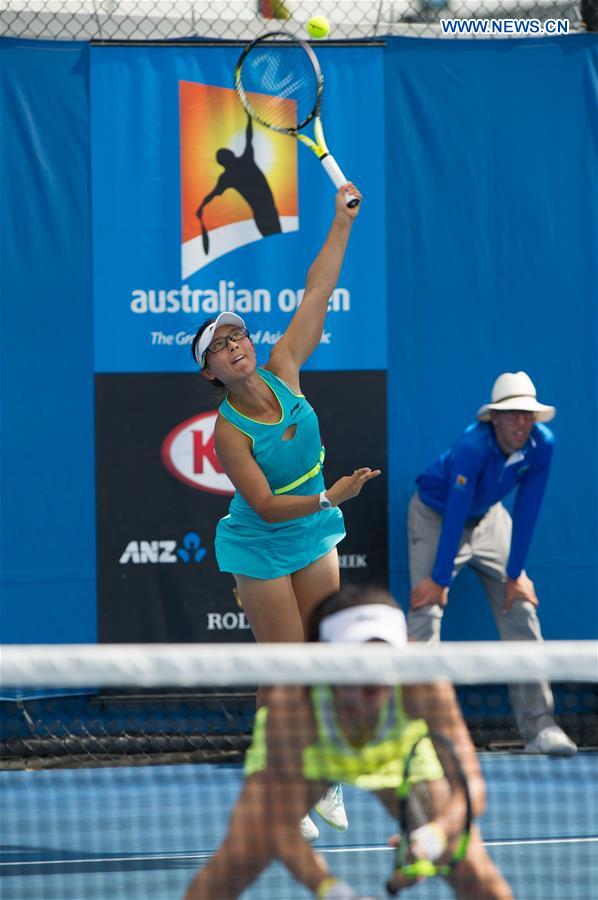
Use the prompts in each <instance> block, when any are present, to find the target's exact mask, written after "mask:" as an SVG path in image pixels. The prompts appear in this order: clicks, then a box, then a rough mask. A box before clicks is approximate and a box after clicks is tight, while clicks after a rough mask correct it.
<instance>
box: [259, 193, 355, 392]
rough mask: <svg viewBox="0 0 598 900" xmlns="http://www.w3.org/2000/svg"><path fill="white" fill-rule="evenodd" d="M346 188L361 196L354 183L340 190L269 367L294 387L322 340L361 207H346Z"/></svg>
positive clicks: (296, 385)
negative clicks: (301, 371)
mask: <svg viewBox="0 0 598 900" xmlns="http://www.w3.org/2000/svg"><path fill="white" fill-rule="evenodd" d="M347 189H348V190H350V191H351V193H353V194H355V195H357V196H358V197H361V194H360V193H359V191H358V190H357V188H356V187H355V186H354V185H353V184H349V185H346V186H345V187H343V188H342V189H341V190H340V191H339V192H338V193H337V195H336V201H335V203H336V209H335V216H334V219H333V221H332V225H331V226H330V231H329V232H328V236H327V238H326V240H325V242H324V245H323V247H322V249H321V250H320V252H319V253H318V255H317V256H316V258H315V260H314V261H313V263H312V264H311V266H310V268H309V271H308V273H307V280H306V283H305V293H304V295H303V300H302V301H301V304H300V306H299V308H298V309H297V312H296V313H295V315H294V316H293V318H292V319H291V323H290V325H289V327H288V328H287V330H286V331H285V333H284V334H283V336H282V337H281V339H280V340H279V341H278V343H277V344H276V346H275V347H274V349H273V350H272V354H271V356H270V360H269V362H268V364H267V366H266V368H267V369H271V370H272V371H273V372H275V373H276V374H277V375H279V376H280V377H281V378H282V379H283V380H284V381H286V382H287V384H289V385H290V386H291V387H293V388H297V387H298V384H299V369H300V368H301V366H302V365H303V363H304V362H305V360H306V359H307V358H308V357H309V356H311V354H312V353H313V352H314V350H315V349H316V347H317V346H318V344H319V343H320V338H321V337H322V331H323V328H324V320H325V318H326V313H327V312H328V300H329V298H330V295H331V294H332V292H333V290H334V289H335V287H336V284H337V282H338V277H339V275H340V271H341V266H342V264H343V259H344V257H345V251H346V249H347V242H348V240H349V235H350V233H351V226H352V225H353V220H354V219H355V218H356V216H357V214H358V212H359V209H360V208H361V207H360V206H357V207H355V208H354V209H348V208H347V205H346V200H345V196H344V194H345V190H347Z"/></svg>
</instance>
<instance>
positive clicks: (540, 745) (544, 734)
mask: <svg viewBox="0 0 598 900" xmlns="http://www.w3.org/2000/svg"><path fill="white" fill-rule="evenodd" d="M525 752H526V753H545V754H547V755H548V756H573V755H574V754H575V753H577V747H576V746H575V744H574V743H573V741H572V740H570V738H568V737H567V735H566V734H565V732H564V731H563V729H562V728H559V726H558V725H548V726H547V727H546V728H543V729H542V731H540V732H539V733H538V734H537V735H536V737H535V738H534V739H533V740H532V741H529V743H527V744H526V745H525Z"/></svg>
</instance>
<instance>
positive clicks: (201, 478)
mask: <svg viewBox="0 0 598 900" xmlns="http://www.w3.org/2000/svg"><path fill="white" fill-rule="evenodd" d="M217 415H218V410H216V409H214V410H211V411H210V412H207V413H201V415H199V416H194V417H193V418H192V419H187V420H186V421H185V422H181V424H180V425H177V426H176V428H173V429H172V431H171V432H170V433H169V434H167V435H166V437H165V438H164V441H163V443H162V451H161V452H162V462H163V463H164V465H165V466H166V468H167V469H168V471H169V472H170V474H171V475H174V477H175V478H178V479H179V481H184V482H185V484H190V485H191V487H194V488H197V489H198V490H200V491H209V492H210V493H212V494H234V492H235V489H234V487H233V484H232V482H231V481H230V479H229V478H228V475H226V474H225V472H224V470H223V468H222V466H221V465H220V462H219V460H218V457H217V456H216V449H215V447H214V425H215V424H216V416H217Z"/></svg>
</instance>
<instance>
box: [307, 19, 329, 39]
mask: <svg viewBox="0 0 598 900" xmlns="http://www.w3.org/2000/svg"><path fill="white" fill-rule="evenodd" d="M305 29H306V31H307V33H308V35H309V36H310V37H312V38H316V40H318V39H319V38H325V37H326V35H327V34H328V32H329V31H330V22H329V21H328V19H327V18H326V16H312V17H311V19H310V20H309V22H308V23H307V25H306V26H305Z"/></svg>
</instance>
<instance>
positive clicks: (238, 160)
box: [195, 116, 282, 254]
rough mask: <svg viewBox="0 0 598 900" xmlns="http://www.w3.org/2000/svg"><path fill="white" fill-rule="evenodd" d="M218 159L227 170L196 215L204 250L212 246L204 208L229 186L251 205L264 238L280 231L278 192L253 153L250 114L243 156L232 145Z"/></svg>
mask: <svg viewBox="0 0 598 900" xmlns="http://www.w3.org/2000/svg"><path fill="white" fill-rule="evenodd" d="M216 162H217V163H219V165H221V166H222V168H223V169H224V172H223V173H222V175H221V176H220V178H219V179H218V181H217V182H216V185H215V187H214V189H213V190H211V191H210V193H209V194H206V196H205V197H204V198H203V200H202V201H201V203H200V205H199V207H198V208H197V211H196V213H195V215H196V216H197V218H198V219H199V224H200V227H201V239H202V244H203V249H204V252H205V253H206V254H207V253H208V252H209V249H210V241H209V237H208V231H207V229H206V226H205V224H204V219H203V211H204V209H205V207H206V206H207V205H208V203H210V202H211V201H212V200H213V199H214V197H219V196H220V195H221V194H223V193H224V192H225V191H227V190H228V189H229V188H232V189H233V190H235V191H238V193H239V194H240V195H241V196H242V197H243V199H244V200H245V201H246V202H247V203H248V204H249V206H250V208H251V211H252V213H253V218H254V220H255V224H256V226H257V229H258V231H259V232H260V234H261V235H262V236H263V237H266V236H267V235H269V234H279V233H280V232H281V231H282V228H281V227H280V218H279V216H278V210H277V209H276V204H275V203H274V195H273V194H272V191H271V189H270V185H269V184H268V180H267V178H266V176H265V175H264V173H263V172H262V170H261V169H260V168H259V166H258V165H257V163H256V161H255V159H254V156H253V124H252V121H251V119H250V118H249V116H248V117H247V129H246V131H245V149H244V151H243V153H241V155H240V156H235V154H234V153H233V151H232V150H229V149H228V147H221V148H220V150H218V151H217V152H216Z"/></svg>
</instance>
